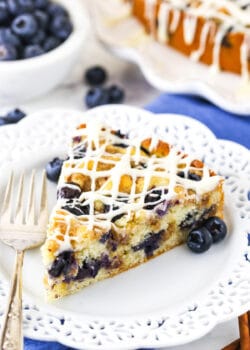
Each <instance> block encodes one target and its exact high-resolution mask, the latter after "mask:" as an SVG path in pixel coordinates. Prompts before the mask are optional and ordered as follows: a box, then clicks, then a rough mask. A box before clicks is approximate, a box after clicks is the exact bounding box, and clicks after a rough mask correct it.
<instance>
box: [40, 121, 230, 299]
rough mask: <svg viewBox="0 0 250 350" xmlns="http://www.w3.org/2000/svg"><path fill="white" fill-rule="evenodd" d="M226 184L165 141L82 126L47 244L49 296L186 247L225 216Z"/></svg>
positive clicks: (64, 171) (65, 167)
mask: <svg viewBox="0 0 250 350" xmlns="http://www.w3.org/2000/svg"><path fill="white" fill-rule="evenodd" d="M223 198H224V195H223V179H222V178H221V177H220V176H218V175H216V174H215V173H214V172H213V171H212V170H210V169H208V168H207V167H206V166H205V165H204V164H203V163H202V162H201V161H200V160H197V159H194V158H192V157H190V156H189V155H187V154H184V153H183V152H180V151H179V150H178V149H176V148H175V147H173V146H171V145H169V144H168V143H167V142H165V141H162V140H158V139H156V138H154V137H153V138H148V139H144V140H142V139H129V138H128V137H127V135H124V134H122V133H121V132H120V131H113V130H111V128H109V127H107V126H104V125H96V124H95V123H90V124H88V125H86V124H82V125H80V126H79V127H78V128H77V131H76V133H75V135H74V137H73V143H72V147H71V149H70V154H69V158H68V160H66V161H65V162H64V164H63V168H62V172H61V176H60V179H59V184H58V200H57V204H56V206H55V208H54V210H53V213H52V215H51V218H50V222H49V227H48V233H47V240H46V242H45V244H44V246H43V247H42V254H43V260H44V264H45V268H46V275H45V285H46V289H47V295H48V299H55V298H60V297H62V296H64V295H67V294H71V293H75V292H76V291H78V290H80V289H82V288H83V287H86V286H87V285H89V284H91V283H94V282H97V281H100V280H103V279H105V278H108V277H111V276H114V275H116V274H118V273H120V272H123V271H125V270H128V269H130V268H132V267H135V266H137V265H139V264H142V263H143V262H146V261H147V260H149V259H151V258H153V257H155V256H157V255H159V254H161V253H163V252H166V251H167V250H169V249H171V248H173V247H176V246H177V245H180V244H182V243H184V242H185V241H186V239H187V234H188V232H189V231H190V229H192V228H194V227H196V226H197V225H199V224H200V223H202V222H203V221H204V220H205V219H207V218H208V217H210V216H214V215H216V216H219V217H222V216H223Z"/></svg>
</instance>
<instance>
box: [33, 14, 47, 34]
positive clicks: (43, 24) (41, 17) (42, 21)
mask: <svg viewBox="0 0 250 350" xmlns="http://www.w3.org/2000/svg"><path fill="white" fill-rule="evenodd" d="M34 16H35V18H36V20H37V23H38V25H39V28H40V29H47V27H48V24H49V15H48V14H47V13H46V12H44V11H41V10H36V11H35V12H34Z"/></svg>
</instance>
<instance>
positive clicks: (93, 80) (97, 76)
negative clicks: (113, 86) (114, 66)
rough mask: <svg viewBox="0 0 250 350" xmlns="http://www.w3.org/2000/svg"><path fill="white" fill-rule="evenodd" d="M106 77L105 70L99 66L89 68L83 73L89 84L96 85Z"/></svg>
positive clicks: (101, 82)
mask: <svg viewBox="0 0 250 350" xmlns="http://www.w3.org/2000/svg"><path fill="white" fill-rule="evenodd" d="M106 79H107V72H106V70H105V69H104V68H102V67H100V66H94V67H91V68H89V69H88V70H87V71H86V73H85V80H86V82H87V83H88V84H89V85H92V86H96V85H101V84H103V83H104V82H105V81H106Z"/></svg>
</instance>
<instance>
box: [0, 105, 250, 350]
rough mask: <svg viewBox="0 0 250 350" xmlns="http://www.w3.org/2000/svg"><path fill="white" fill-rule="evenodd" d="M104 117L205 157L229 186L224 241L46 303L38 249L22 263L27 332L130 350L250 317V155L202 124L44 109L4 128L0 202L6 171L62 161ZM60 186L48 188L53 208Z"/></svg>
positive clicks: (1, 296)
mask: <svg viewBox="0 0 250 350" xmlns="http://www.w3.org/2000/svg"><path fill="white" fill-rule="evenodd" d="M84 118H87V119H88V118H91V119H94V118H100V119H101V120H103V121H105V122H106V123H109V124H111V125H112V126H113V127H114V128H119V129H121V130H124V131H126V132H130V133H131V134H132V135H138V133H140V134H143V135H144V136H146V135H149V134H152V133H155V134H157V135H159V137H161V138H164V139H166V140H169V141H170V142H171V143H174V144H178V145H179V146H180V147H181V148H182V149H183V150H185V151H187V152H192V153H194V154H195V155H197V156H199V157H201V158H204V159H205V161H206V162H207V163H208V165H211V166H212V167H213V168H214V169H215V170H216V171H217V172H219V173H221V174H223V175H224V176H225V177H226V184H225V190H226V207H225V209H226V210H225V214H226V215H225V219H226V221H227V224H228V227H229V234H228V236H227V237H226V239H225V240H224V241H223V242H221V243H220V244H217V245H214V246H213V247H212V248H211V249H210V250H209V251H208V252H206V253H204V254H201V255H197V254H193V253H191V252H190V251H189V250H188V249H187V248H186V246H185V245H183V246H181V247H178V248H176V249H173V250H171V251H170V252H168V253H166V254H163V255H162V256H160V257H158V258H156V259H153V260H152V261H150V262H148V263H146V264H144V265H143V266H140V267H138V268H135V269H132V270H130V271H128V272H125V273H123V274H120V275H119V276H116V277H114V278H112V279H109V280H106V281H102V282H99V283H97V284H95V285H93V286H91V287H88V288H86V289H85V290H83V291H82V292H80V293H78V294H76V295H74V296H70V297H67V298H65V299H63V300H60V301H57V302H55V303H53V304H46V303H45V301H44V295H43V285H42V275H43V268H42V263H41V256H40V252H39V250H34V251H30V252H27V253H26V257H25V263H24V274H23V279H24V332H25V335H26V336H27V337H30V338H34V339H40V340H55V341H59V342H61V343H63V344H65V345H67V346H71V347H76V348H78V349H102V350H103V349H107V350H111V349H114V350H119V349H126V350H127V349H136V348H139V347H145V348H147V347H154V348H158V347H163V346H172V345H177V344H184V343H187V342H190V341H192V340H194V339H197V338H199V337H202V336H203V335H204V334H206V333H207V332H209V331H210V330H211V329H212V328H213V327H214V326H215V325H216V324H218V323H219V322H223V321H225V320H228V319H231V318H233V317H235V316H237V315H239V314H241V313H243V312H245V311H246V310H248V309H249V308H250V247H249V244H250V242H249V240H250V239H249V238H250V237H249V233H248V232H249V231H250V201H249V200H250V192H249V190H250V185H249V183H250V153H249V151H248V150H247V149H245V148H244V147H242V146H240V145H238V144H235V143H233V142H228V141H222V140H217V139H216V138H215V136H214V135H213V134H212V132H211V131H209V130H208V129H207V128H206V127H205V126H204V125H202V124H201V123H199V122H197V121H195V120H193V119H191V118H188V117H184V116H180V115H173V114H168V115H153V114H151V113H149V112H145V111H143V110H140V109H136V108H132V107H126V106H115V105H114V106H106V107H100V108H97V109H94V110H90V111H89V112H87V113H85V117H84V116H83V115H82V114H81V113H80V112H77V111H65V110H47V111H43V112H42V111H41V112H39V113H36V114H33V115H30V116H28V117H27V118H25V119H24V120H23V121H22V122H20V123H19V124H17V125H16V126H6V127H1V128H0V140H1V144H0V154H1V156H0V157H1V162H0V193H2V192H3V191H4V187H5V184H6V179H7V176H8V173H9V170H10V168H14V169H15V171H16V172H19V171H21V169H25V171H26V172H29V171H30V170H31V169H32V168H38V169H41V170H42V168H44V166H45V164H46V163H47V162H48V161H49V160H51V159H52V158H53V157H54V156H56V155H59V156H63V155H65V153H66V149H67V140H68V137H69V135H70V133H71V130H72V129H73V128H74V126H75V125H76V124H77V123H78V122H79V121H82V120H83V119H84ZM55 187H56V186H55V185H54V184H51V183H50V184H49V193H50V206H52V205H53V203H55V200H56V188H55ZM0 249H1V255H0V315H2V314H3V311H4V305H5V302H6V295H7V290H8V288H7V286H8V284H9V279H10V273H11V269H12V266H13V253H12V251H11V249H9V248H8V247H6V246H4V245H2V244H1V245H0Z"/></svg>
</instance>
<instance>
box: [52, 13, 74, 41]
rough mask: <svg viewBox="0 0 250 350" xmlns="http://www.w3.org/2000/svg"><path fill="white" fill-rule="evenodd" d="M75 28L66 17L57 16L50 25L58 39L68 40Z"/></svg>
mask: <svg viewBox="0 0 250 350" xmlns="http://www.w3.org/2000/svg"><path fill="white" fill-rule="evenodd" d="M72 30H73V26H72V24H71V22H70V20H69V18H68V17H66V16H56V17H54V18H53V20H52V22H51V24H50V31H51V33H52V34H53V35H54V36H56V37H57V38H58V39H61V40H66V39H67V38H68V37H69V36H70V34H71V33H72Z"/></svg>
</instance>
